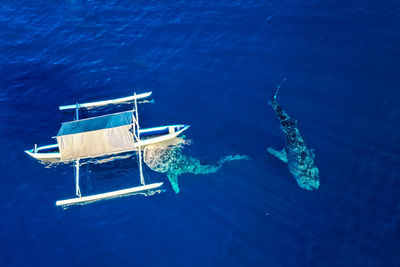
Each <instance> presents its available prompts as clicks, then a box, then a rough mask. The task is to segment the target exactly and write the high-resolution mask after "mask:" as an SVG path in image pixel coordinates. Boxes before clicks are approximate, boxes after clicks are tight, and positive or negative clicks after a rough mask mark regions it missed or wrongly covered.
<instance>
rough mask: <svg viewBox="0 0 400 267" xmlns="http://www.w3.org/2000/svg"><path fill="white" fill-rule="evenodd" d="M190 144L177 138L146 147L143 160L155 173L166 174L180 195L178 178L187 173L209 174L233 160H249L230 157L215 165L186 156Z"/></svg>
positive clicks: (236, 156) (235, 156)
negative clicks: (185, 149)
mask: <svg viewBox="0 0 400 267" xmlns="http://www.w3.org/2000/svg"><path fill="white" fill-rule="evenodd" d="M188 143H189V142H187V141H186V140H184V139H183V138H178V137H177V138H175V139H172V140H170V141H167V142H163V143H159V144H154V145H149V146H146V148H145V150H144V153H143V160H144V162H145V163H146V165H147V166H148V167H149V168H150V169H152V170H153V171H156V172H160V173H165V174H166V175H167V178H168V180H169V182H170V183H171V186H172V189H173V190H174V192H175V193H177V194H178V193H179V184H178V176H179V175H181V174H185V173H192V174H196V175H197V174H209V173H215V172H217V171H218V170H219V169H221V168H222V166H223V165H224V163H226V162H228V161H232V160H248V159H249V157H248V156H242V155H229V156H225V157H223V158H221V159H220V160H218V161H217V162H215V163H214V164H206V163H205V162H203V161H201V160H199V159H196V158H194V157H191V156H188V155H185V154H184V153H183V151H182V149H183V146H184V145H187V144H188Z"/></svg>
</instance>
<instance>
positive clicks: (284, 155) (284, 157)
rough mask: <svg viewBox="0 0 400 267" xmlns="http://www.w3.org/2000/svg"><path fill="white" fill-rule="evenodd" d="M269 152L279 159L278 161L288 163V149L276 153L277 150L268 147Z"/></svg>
mask: <svg viewBox="0 0 400 267" xmlns="http://www.w3.org/2000/svg"><path fill="white" fill-rule="evenodd" d="M267 150H268V152H269V153H271V154H272V155H274V156H275V157H277V158H278V159H280V160H282V161H283V162H285V163H287V162H288V159H287V152H286V149H285V148H284V149H282V150H281V151H276V150H275V149H273V148H271V147H268V148H267Z"/></svg>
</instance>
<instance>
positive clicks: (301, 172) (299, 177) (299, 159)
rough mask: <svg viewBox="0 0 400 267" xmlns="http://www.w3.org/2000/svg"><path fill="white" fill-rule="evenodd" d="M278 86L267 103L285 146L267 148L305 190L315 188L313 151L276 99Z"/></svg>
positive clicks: (317, 176) (316, 183)
mask: <svg viewBox="0 0 400 267" xmlns="http://www.w3.org/2000/svg"><path fill="white" fill-rule="evenodd" d="M280 86H281V85H280V84H279V85H278V86H277V88H276V91H275V93H274V95H273V96H272V99H271V100H270V101H269V102H268V103H269V104H270V105H271V107H272V109H273V110H274V111H275V113H276V115H277V117H278V119H279V122H280V124H281V129H282V131H283V133H284V134H285V137H286V147H285V148H284V149H282V150H281V151H277V150H275V149H273V148H270V147H268V149H267V150H268V152H269V153H271V154H272V155H274V156H276V157H277V158H279V159H280V160H282V161H283V162H285V163H287V165H288V168H289V171H290V172H291V173H292V175H293V176H294V178H295V179H296V181H297V183H298V184H299V186H300V187H301V188H303V189H306V190H314V189H317V188H318V187H319V170H318V168H317V167H316V166H315V155H314V151H313V150H312V149H308V148H307V146H306V144H305V142H304V140H303V137H302V136H301V134H300V131H299V129H298V128H297V122H296V121H295V120H293V119H292V118H290V116H289V115H288V114H287V113H286V112H285V111H284V110H283V108H282V106H280V105H279V104H278V102H277V101H276V97H277V95H278V92H279V88H280Z"/></svg>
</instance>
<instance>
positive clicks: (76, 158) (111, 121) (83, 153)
mask: <svg viewBox="0 0 400 267" xmlns="http://www.w3.org/2000/svg"><path fill="white" fill-rule="evenodd" d="M150 95H151V92H147V93H143V94H136V93H135V94H134V95H133V96H129V97H123V98H118V99H113V100H106V101H97V102H90V103H83V104H78V103H77V104H75V105H67V106H60V107H59V109H60V110H68V109H75V120H74V121H70V122H64V123H63V124H62V125H61V128H60V130H59V132H58V134H57V136H56V137H54V138H56V139H57V144H52V145H46V146H41V147H37V145H35V148H34V149H31V150H26V151H25V152H26V153H27V154H28V155H29V156H31V157H33V158H35V159H38V160H41V161H47V160H50V161H59V162H64V163H67V162H71V161H73V162H74V169H75V189H76V190H75V193H76V195H77V196H78V197H77V198H71V199H66V200H59V201H57V202H56V205H57V206H66V205H73V204H85V203H89V202H93V201H97V200H101V199H109V198H114V197H119V196H126V195H130V194H133V193H137V192H144V191H148V190H151V189H155V188H158V187H160V186H161V185H162V184H163V183H162V182H161V183H153V184H146V183H145V181H144V177H143V169H142V154H141V151H142V149H143V148H144V147H145V146H147V145H151V144H155V143H159V142H163V141H166V140H169V139H172V138H174V137H176V136H178V135H179V134H181V133H182V132H183V131H185V130H187V129H188V128H189V126H188V125H183V124H179V125H167V126H160V127H153V128H146V129H140V126H139V113H138V108H137V103H138V100H140V99H145V98H147V97H149V96H150ZM132 101H133V103H134V109H133V110H129V111H125V112H119V113H113V114H107V115H103V116H97V117H92V118H88V119H81V120H79V109H82V108H93V107H100V106H105V105H109V104H121V103H130V102H132ZM131 151H135V152H136V153H137V155H138V159H139V174H140V182H141V184H142V185H141V186H137V187H131V188H126V189H122V190H117V191H111V192H106V193H102V194H95V195H89V196H82V194H81V190H80V187H79V166H80V164H79V162H80V160H81V159H89V158H97V157H104V156H109V155H115V154H120V153H125V152H131Z"/></svg>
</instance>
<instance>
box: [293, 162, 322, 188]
mask: <svg viewBox="0 0 400 267" xmlns="http://www.w3.org/2000/svg"><path fill="white" fill-rule="evenodd" d="M295 178H296V180H297V183H298V184H299V186H300V187H301V188H303V189H306V190H315V189H318V187H319V170H318V168H317V167H316V166H313V167H312V168H310V169H308V170H307V171H306V172H302V173H301V175H300V176H297V177H296V176H295Z"/></svg>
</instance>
